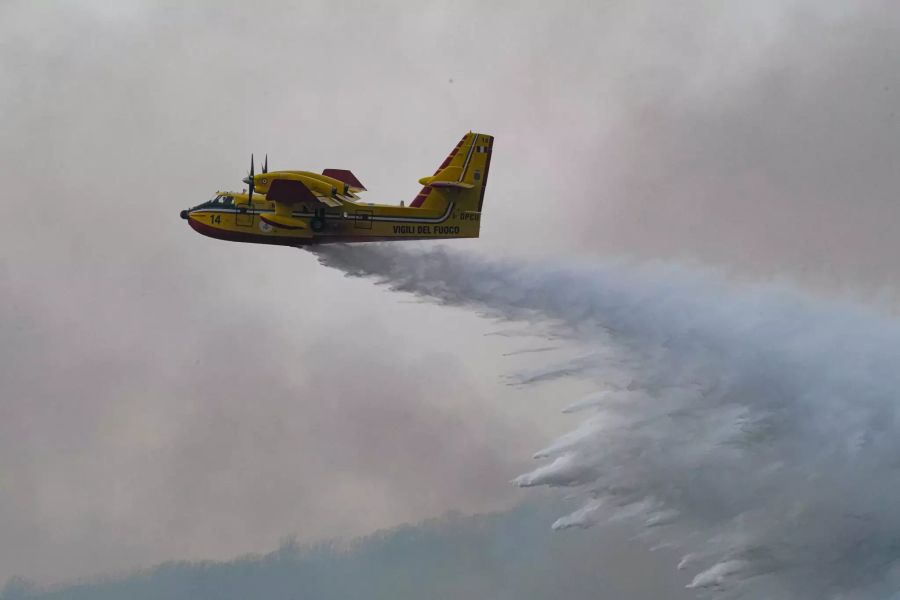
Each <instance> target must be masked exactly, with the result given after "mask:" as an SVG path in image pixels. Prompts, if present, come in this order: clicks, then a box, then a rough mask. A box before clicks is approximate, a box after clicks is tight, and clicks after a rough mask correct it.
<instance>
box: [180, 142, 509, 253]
mask: <svg viewBox="0 0 900 600" xmlns="http://www.w3.org/2000/svg"><path fill="white" fill-rule="evenodd" d="M493 143H494V138H493V136H490V135H484V134H482V133H473V132H469V133H467V134H466V135H464V136H463V138H462V139H461V140H460V141H459V143H458V144H457V145H456V147H455V148H454V149H453V151H452V152H450V155H449V156H448V157H447V158H446V159H445V160H444V162H443V163H441V166H440V167H438V169H437V171H435V173H434V175H432V176H431V177H424V178H422V179H420V180H419V183H421V184H422V185H423V186H424V187H423V188H422V190H421V191H420V192H419V194H418V195H417V196H416V197H415V199H413V201H412V202H410V203H409V206H404V204H403V203H402V202H401V203H400V205H399V206H397V205H388V204H371V203H366V202H362V201H361V200H360V198H359V196H358V194H359V193H360V192H364V191H366V188H365V187H363V184H362V183H360V181H359V180H358V179H357V178H356V177H355V176H354V175H353V173H351V172H350V171H347V170H344V169H325V170H324V171H323V172H322V174H321V175H319V174H318V173H311V172H308V171H272V172H271V173H270V172H268V162H269V161H268V157H266V161H265V163H264V164H263V169H262V173H259V174H254V173H253V157H252V156H251V157H250V175H249V176H247V177H246V178H244V180H243V181H244V183H246V184H247V185H248V188H249V190H248V192H246V193H237V192H218V193H217V194H216V197H215V198H213V199H212V200H209V201H208V202H204V203H203V204H200V205H199V206H195V207H194V208H191V209H189V210H183V211H181V218H182V219H186V220H187V222H188V224H189V225H190V226H191V227H193V228H194V229H195V230H196V231H197V232H199V233H202V234H203V235H206V236H209V237H213V238H218V239H221V240H230V241H236V242H252V243H257V244H280V245H285V246H305V245H309V244H327V243H334V242H374V241H384V240H421V239H428V240H432V239H446V238H473V237H478V232H479V229H480V226H481V207H482V205H483V204H484V190H485V187H486V186H487V179H488V170H489V168H490V166H491V149H492V147H493Z"/></svg>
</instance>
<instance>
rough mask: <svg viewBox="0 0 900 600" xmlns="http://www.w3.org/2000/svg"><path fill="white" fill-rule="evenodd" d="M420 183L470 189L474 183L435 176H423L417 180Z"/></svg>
mask: <svg viewBox="0 0 900 600" xmlns="http://www.w3.org/2000/svg"><path fill="white" fill-rule="evenodd" d="M419 183H421V184H422V185H427V186H431V187H436V188H456V189H458V190H471V189H472V188H473V187H475V186H474V185H472V184H471V183H463V182H462V181H441V180H439V179H437V180H436V178H435V177H423V178H422V179H420V180H419Z"/></svg>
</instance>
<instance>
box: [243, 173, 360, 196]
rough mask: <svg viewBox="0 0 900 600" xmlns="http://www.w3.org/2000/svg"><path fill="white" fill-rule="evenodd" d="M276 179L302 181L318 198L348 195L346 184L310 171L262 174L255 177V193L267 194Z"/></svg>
mask: <svg viewBox="0 0 900 600" xmlns="http://www.w3.org/2000/svg"><path fill="white" fill-rule="evenodd" d="M276 179H286V180H288V181H300V182H302V183H303V185H305V186H306V187H307V188H308V189H309V191H311V192H312V193H313V194H315V195H316V196H325V197H326V198H327V197H334V196H336V195H337V194H338V193H341V194H345V193H347V190H346V189H345V188H346V184H345V183H343V182H341V181H338V180H337V179H332V178H331V177H326V176H324V175H319V174H318V173H310V172H309V171H273V172H271V173H260V174H259V175H255V176H254V177H253V187H254V190H253V191H254V192H256V193H258V194H267V193H268V192H269V187H270V186H271V185H272V182H273V181H275V180H276Z"/></svg>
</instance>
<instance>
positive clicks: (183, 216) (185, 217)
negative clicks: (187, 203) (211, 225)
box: [181, 210, 188, 219]
mask: <svg viewBox="0 0 900 600" xmlns="http://www.w3.org/2000/svg"><path fill="white" fill-rule="evenodd" d="M181 218H182V219H187V218H188V211H186V210H183V211H181Z"/></svg>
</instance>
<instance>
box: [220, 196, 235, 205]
mask: <svg viewBox="0 0 900 600" xmlns="http://www.w3.org/2000/svg"><path fill="white" fill-rule="evenodd" d="M222 202H223V203H224V204H225V206H231V205H233V204H234V196H225V197H224V198H223V199H222Z"/></svg>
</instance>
